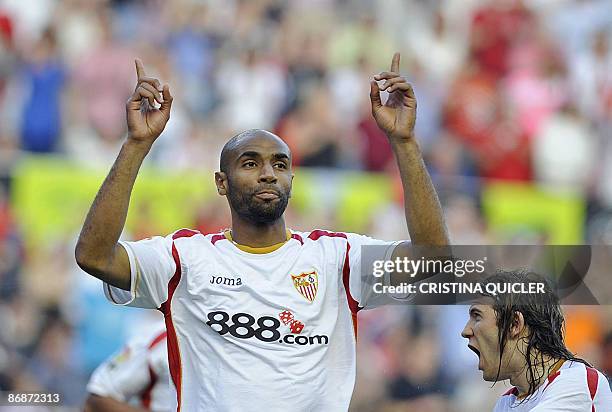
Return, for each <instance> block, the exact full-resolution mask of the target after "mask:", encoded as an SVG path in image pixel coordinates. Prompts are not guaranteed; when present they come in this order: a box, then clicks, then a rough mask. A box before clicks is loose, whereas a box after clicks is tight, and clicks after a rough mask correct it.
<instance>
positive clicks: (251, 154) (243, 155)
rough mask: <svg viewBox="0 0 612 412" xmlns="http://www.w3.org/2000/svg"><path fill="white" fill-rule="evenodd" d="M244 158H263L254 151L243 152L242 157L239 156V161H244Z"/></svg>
mask: <svg viewBox="0 0 612 412" xmlns="http://www.w3.org/2000/svg"><path fill="white" fill-rule="evenodd" d="M243 157H261V155H260V154H259V153H257V152H254V151H246V152H242V153H241V154H240V156H238V160H240V159H242V158H243Z"/></svg>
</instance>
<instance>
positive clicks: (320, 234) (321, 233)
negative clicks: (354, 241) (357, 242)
mask: <svg viewBox="0 0 612 412" xmlns="http://www.w3.org/2000/svg"><path fill="white" fill-rule="evenodd" d="M323 236H329V237H343V238H345V239H346V238H347V237H346V234H345V233H336V232H328V231H327V230H313V231H312V232H310V234H309V235H308V239H311V240H317V239H319V238H320V237H323Z"/></svg>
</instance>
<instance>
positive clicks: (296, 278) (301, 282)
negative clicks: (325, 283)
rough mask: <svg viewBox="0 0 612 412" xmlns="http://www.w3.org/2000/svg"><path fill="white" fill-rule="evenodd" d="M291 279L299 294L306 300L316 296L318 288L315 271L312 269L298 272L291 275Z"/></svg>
mask: <svg viewBox="0 0 612 412" xmlns="http://www.w3.org/2000/svg"><path fill="white" fill-rule="evenodd" d="M291 280H293V286H295V289H296V290H297V291H298V292H300V295H302V296H304V297H305V298H306V300H307V301H309V302H311V303H312V301H314V300H315V297H316V296H317V290H318V289H319V277H318V276H317V272H316V271H314V270H312V271H310V272H305V273H300V274H299V275H291Z"/></svg>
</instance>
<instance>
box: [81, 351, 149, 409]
mask: <svg viewBox="0 0 612 412" xmlns="http://www.w3.org/2000/svg"><path fill="white" fill-rule="evenodd" d="M148 359H149V356H148V351H147V347H146V346H130V345H126V346H125V347H124V348H123V350H122V351H121V352H119V353H118V354H115V355H114V356H112V357H111V358H109V359H107V360H106V361H105V362H104V363H102V364H101V365H100V366H98V368H97V369H96V370H95V371H94V372H93V374H92V375H91V378H90V380H89V383H88V384H87V391H88V392H89V393H92V394H94V395H99V396H105V397H109V398H113V399H115V400H118V401H120V402H128V401H129V400H130V399H131V398H132V397H134V396H137V395H138V394H140V393H142V391H143V390H145V389H146V387H147V386H149V384H150V381H151V375H150V373H149V366H148V365H149V364H148Z"/></svg>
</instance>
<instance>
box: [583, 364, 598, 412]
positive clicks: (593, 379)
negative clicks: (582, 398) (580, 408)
mask: <svg viewBox="0 0 612 412" xmlns="http://www.w3.org/2000/svg"><path fill="white" fill-rule="evenodd" d="M586 374H587V385H588V386H589V394H590V395H591V400H592V401H594V400H595V394H596V393H597V382H598V381H599V376H597V371H596V370H595V369H593V368H589V367H588V366H587V367H586ZM591 412H595V403H593V405H592V406H591Z"/></svg>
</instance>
